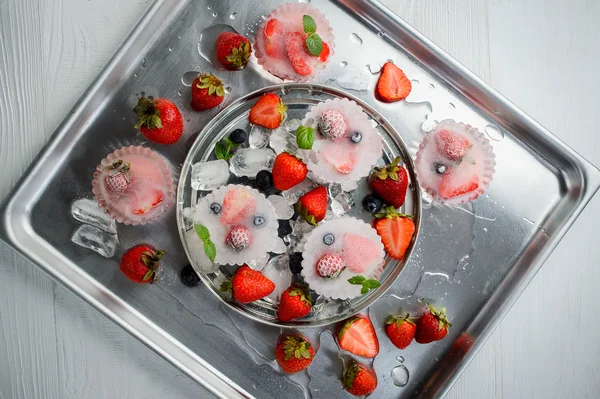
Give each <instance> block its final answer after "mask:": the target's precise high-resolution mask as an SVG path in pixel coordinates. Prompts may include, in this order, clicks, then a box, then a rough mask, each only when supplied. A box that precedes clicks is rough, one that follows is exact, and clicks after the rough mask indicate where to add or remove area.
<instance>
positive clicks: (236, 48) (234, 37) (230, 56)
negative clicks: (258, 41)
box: [216, 32, 252, 71]
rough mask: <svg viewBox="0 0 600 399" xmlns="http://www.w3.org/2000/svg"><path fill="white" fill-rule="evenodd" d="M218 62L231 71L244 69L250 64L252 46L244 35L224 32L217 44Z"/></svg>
mask: <svg viewBox="0 0 600 399" xmlns="http://www.w3.org/2000/svg"><path fill="white" fill-rule="evenodd" d="M216 48H217V60H218V61H219V62H220V63H221V65H223V66H224V67H225V69H229V70H230V71H235V70H237V69H242V68H244V67H245V66H246V64H247V63H248V60H249V59H250V54H251V53H252V46H251V45H250V41H249V40H248V39H246V38H245V37H244V36H242V35H238V34H237V33H233V32H223V33H221V34H220V35H219V37H218V38H217V42H216Z"/></svg>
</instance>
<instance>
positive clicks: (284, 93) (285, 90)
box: [281, 86, 289, 96]
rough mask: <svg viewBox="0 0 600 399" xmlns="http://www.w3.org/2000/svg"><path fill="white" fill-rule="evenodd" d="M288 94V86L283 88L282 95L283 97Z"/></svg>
mask: <svg viewBox="0 0 600 399" xmlns="http://www.w3.org/2000/svg"><path fill="white" fill-rule="evenodd" d="M288 92H289V90H288V88H287V86H281V94H282V95H284V96H285V95H286V94H288Z"/></svg>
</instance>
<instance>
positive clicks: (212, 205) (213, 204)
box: [210, 202, 221, 215]
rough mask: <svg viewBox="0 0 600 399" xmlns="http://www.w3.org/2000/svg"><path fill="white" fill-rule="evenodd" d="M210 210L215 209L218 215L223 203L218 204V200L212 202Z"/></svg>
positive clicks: (214, 211)
mask: <svg viewBox="0 0 600 399" xmlns="http://www.w3.org/2000/svg"><path fill="white" fill-rule="evenodd" d="M210 210H211V211H213V213H214V214H215V215H218V214H219V212H221V205H219V204H217V203H216V202H213V203H212V204H210Z"/></svg>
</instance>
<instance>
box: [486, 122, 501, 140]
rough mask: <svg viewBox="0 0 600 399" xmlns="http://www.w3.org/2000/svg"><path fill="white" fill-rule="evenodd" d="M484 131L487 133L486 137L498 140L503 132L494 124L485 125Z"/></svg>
mask: <svg viewBox="0 0 600 399" xmlns="http://www.w3.org/2000/svg"><path fill="white" fill-rule="evenodd" d="M485 132H486V133H487V135H488V137H489V138H490V139H492V140H494V141H500V140H502V139H503V138H504V132H503V131H502V130H500V128H499V127H497V126H495V125H487V126H486V127H485Z"/></svg>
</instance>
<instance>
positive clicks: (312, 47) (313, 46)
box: [302, 15, 323, 57]
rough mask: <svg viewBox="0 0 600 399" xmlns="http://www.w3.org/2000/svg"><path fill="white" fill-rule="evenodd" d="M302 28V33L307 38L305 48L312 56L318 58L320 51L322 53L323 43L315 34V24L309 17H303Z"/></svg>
mask: <svg viewBox="0 0 600 399" xmlns="http://www.w3.org/2000/svg"><path fill="white" fill-rule="evenodd" d="M302 27H303V28H304V33H306V34H307V35H308V36H307V37H306V47H308V51H310V53H311V54H312V55H314V56H317V57H318V56H319V55H320V54H321V51H323V41H322V40H321V37H320V36H319V35H318V34H317V23H316V22H315V20H314V19H313V17H311V16H310V15H304V16H303V17H302Z"/></svg>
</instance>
